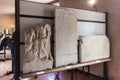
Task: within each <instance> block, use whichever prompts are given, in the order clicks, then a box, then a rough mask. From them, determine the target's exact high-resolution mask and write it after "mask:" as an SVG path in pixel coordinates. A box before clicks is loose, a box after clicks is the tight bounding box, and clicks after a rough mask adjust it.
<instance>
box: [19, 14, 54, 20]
mask: <svg viewBox="0 0 120 80" xmlns="http://www.w3.org/2000/svg"><path fill="white" fill-rule="evenodd" d="M20 17H27V18H41V19H54V17H47V16H35V15H24V14H21V15H20Z"/></svg>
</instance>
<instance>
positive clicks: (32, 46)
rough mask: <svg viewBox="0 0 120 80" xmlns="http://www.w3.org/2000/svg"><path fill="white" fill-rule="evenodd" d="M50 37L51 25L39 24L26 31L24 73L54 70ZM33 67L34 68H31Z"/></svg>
mask: <svg viewBox="0 0 120 80" xmlns="http://www.w3.org/2000/svg"><path fill="white" fill-rule="evenodd" d="M50 37H51V26H50V25H49V24H46V25H40V24H39V25H37V26H36V27H35V28H30V29H27V30H26V31H25V54H24V63H23V72H24V73H26V72H32V71H38V70H45V69H48V68H52V66H53V58H52V56H51V51H50V45H51V44H50ZM31 65H32V67H29V66H31Z"/></svg>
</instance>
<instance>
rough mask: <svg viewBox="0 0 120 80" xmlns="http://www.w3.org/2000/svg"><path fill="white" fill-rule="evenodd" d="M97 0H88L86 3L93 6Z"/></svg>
mask: <svg viewBox="0 0 120 80" xmlns="http://www.w3.org/2000/svg"><path fill="white" fill-rule="evenodd" d="M96 2H97V0H88V3H89V4H90V5H91V6H94V5H95V4H96Z"/></svg>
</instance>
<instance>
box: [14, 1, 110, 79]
mask: <svg viewBox="0 0 120 80" xmlns="http://www.w3.org/2000/svg"><path fill="white" fill-rule="evenodd" d="M107 16H108V13H106V21H105V22H103V21H90V20H78V21H81V22H92V23H106V27H107V24H108V17H107ZM20 17H27V18H40V19H52V20H54V17H47V16H33V15H24V14H20V0H15V25H16V26H15V31H16V34H15V52H16V68H15V69H16V72H15V80H20V77H21V76H22V77H33V76H38V75H41V74H46V73H51V72H59V71H64V70H71V80H74V70H75V69H76V68H79V67H84V66H90V65H94V64H98V63H103V74H104V75H103V80H108V65H107V62H108V61H111V59H110V58H108V59H102V60H97V61H91V62H86V63H80V64H75V65H68V66H65V67H60V68H54V69H52V70H46V71H44V73H42V71H40V72H41V73H40V72H35V73H28V74H22V73H21V72H20V45H24V42H20ZM106 32H107V31H106ZM36 73H37V74H36ZM38 73H39V74H38ZM88 74H90V68H89V67H88ZM57 76H58V74H57Z"/></svg>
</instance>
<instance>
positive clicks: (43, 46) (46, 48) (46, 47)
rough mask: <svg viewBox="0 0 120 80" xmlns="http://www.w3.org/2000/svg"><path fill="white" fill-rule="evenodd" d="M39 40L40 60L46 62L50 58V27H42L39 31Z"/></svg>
mask: <svg viewBox="0 0 120 80" xmlns="http://www.w3.org/2000/svg"><path fill="white" fill-rule="evenodd" d="M38 30H39V31H38V33H37V34H39V36H38V39H39V53H38V56H39V59H41V60H46V59H48V58H49V57H51V56H50V36H51V28H50V26H49V25H45V26H41V27H39V29H38Z"/></svg>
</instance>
